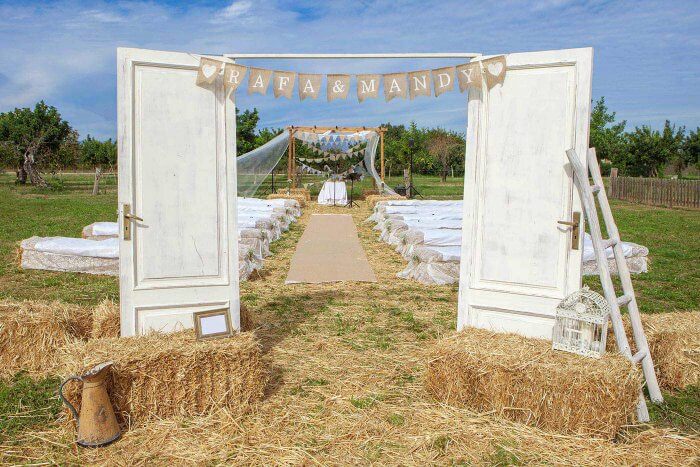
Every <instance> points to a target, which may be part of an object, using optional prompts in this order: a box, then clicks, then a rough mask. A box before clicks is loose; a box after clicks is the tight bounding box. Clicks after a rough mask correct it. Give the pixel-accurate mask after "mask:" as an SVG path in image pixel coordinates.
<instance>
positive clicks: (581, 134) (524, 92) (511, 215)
mask: <svg viewBox="0 0 700 467" xmlns="http://www.w3.org/2000/svg"><path fill="white" fill-rule="evenodd" d="M592 59H593V49H590V48H585V49H571V50H555V51H547V52H532V53H517V54H510V55H508V56H507V74H506V78H505V82H504V84H503V85H502V86H501V85H497V86H496V87H494V88H492V89H491V90H490V91H486V90H485V89H486V86H485V85H484V92H483V93H479V92H474V91H470V97H469V121H468V128H467V156H466V174H467V175H466V176H465V181H464V183H465V188H464V224H463V231H462V232H463V241H462V263H461V271H460V294H459V315H458V323H457V324H458V329H462V328H464V327H465V326H476V327H482V328H487V329H492V330H497V331H504V332H516V333H519V334H523V335H526V336H531V337H543V338H548V339H551V335H552V327H553V324H554V311H555V308H556V305H557V304H558V303H559V301H560V300H561V299H562V298H564V297H565V296H566V295H567V294H569V293H571V292H573V291H574V290H577V289H578V288H579V287H580V285H581V253H582V251H581V249H575V248H582V242H581V241H580V239H579V242H578V245H574V244H573V242H572V228H571V227H568V226H566V225H562V224H558V221H570V220H571V219H572V215H573V213H574V212H581V204H580V200H579V197H578V194H577V192H576V190H575V187H574V184H573V177H572V172H571V170H570V168H569V167H568V162H567V158H566V154H565V151H566V150H567V149H570V148H574V149H576V152H577V153H578V154H579V156H580V157H581V162H582V163H585V161H584V158H585V157H586V150H587V149H588V124H589V118H590V104H591V72H592ZM582 224H583V223H581V225H580V226H579V228H578V233H579V236H580V237H581V236H582V235H583V225H582Z"/></svg>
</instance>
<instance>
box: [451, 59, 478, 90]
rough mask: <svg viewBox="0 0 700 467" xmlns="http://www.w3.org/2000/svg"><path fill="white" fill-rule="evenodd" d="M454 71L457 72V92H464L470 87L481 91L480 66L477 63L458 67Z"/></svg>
mask: <svg viewBox="0 0 700 467" xmlns="http://www.w3.org/2000/svg"><path fill="white" fill-rule="evenodd" d="M455 69H456V70H457V81H458V82H459V92H464V91H466V90H467V89H468V88H470V87H471V88H475V89H481V64H480V63H479V62H473V63H466V64H464V65H459V66H458V67H455Z"/></svg>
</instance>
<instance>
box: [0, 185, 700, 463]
mask: <svg viewBox="0 0 700 467" xmlns="http://www.w3.org/2000/svg"><path fill="white" fill-rule="evenodd" d="M49 181H50V183H51V185H52V187H54V188H52V189H47V190H38V189H35V188H33V187H26V186H22V187H20V186H16V185H15V184H14V176H13V175H11V174H0V298H14V299H59V300H63V301H66V302H70V303H83V304H96V303H98V302H100V301H101V300H102V299H104V298H106V297H109V298H114V299H118V284H117V279H116V278H111V277H98V276H90V275H85V274H71V273H52V272H46V271H23V270H21V269H19V268H18V266H17V262H16V249H17V246H18V242H19V241H20V240H22V239H24V238H28V237H31V236H32V235H40V236H50V235H62V236H73V237H77V236H80V232H81V229H82V227H83V226H85V225H87V224H90V223H92V222H95V221H104V220H113V219H115V218H116V207H117V197H116V189H115V185H114V180H112V181H111V182H109V183H108V184H106V186H105V189H103V192H102V193H101V194H99V195H97V196H92V195H91V194H90V191H91V187H92V177H91V176H90V175H64V176H61V177H49ZM387 182H388V184H389V185H391V186H394V185H396V184H399V183H401V182H402V180H401V179H400V178H398V177H392V178H389V179H388V180H387ZM415 183H416V185H417V186H418V188H419V189H420V191H421V192H422V193H423V194H424V196H426V197H430V198H433V197H448V198H459V197H461V195H462V190H463V186H462V179H461V178H455V179H451V178H448V181H447V183H445V184H443V183H441V182H440V180H439V177H423V176H417V177H416V179H415ZM363 187H364V188H369V184H367V186H366V187H365V186H364V182H363V184H362V185H361V186H360V187H356V190H358V191H357V192H358V193H359V190H361V189H362V188H363ZM612 207H613V212H614V215H615V218H616V220H617V222H618V225H619V228H620V231H621V234H622V238H623V239H624V240H627V241H632V242H636V243H640V244H642V245H645V246H647V247H648V248H649V250H650V257H651V265H650V272H649V273H648V274H644V275H638V276H635V277H634V279H633V280H634V286H635V289H636V292H637V297H638V301H639V303H640V306H641V309H642V311H643V312H645V313H660V312H667V311H676V310H698V309H700V267H699V266H700V247H699V245H700V212H698V211H684V210H671V209H664V208H654V207H648V206H641V205H635V204H630V203H625V202H617V201H615V202H613V205H612ZM293 228H296V227H293ZM289 238H290V237H289V236H287V237H285V238H283V239H282V240H280V241H279V242H277V243H275V245H274V246H273V249H274V250H275V251H277V250H278V249H284V248H291V247H293V243H292V240H290V239H289ZM585 282H586V283H587V284H590V285H591V286H593V287H594V288H595V287H598V285H597V284H598V279H597V278H596V277H592V278H587V279H586V280H585ZM406 287H407V290H408V289H409V288H410V284H409V283H407V284H406ZM437 295H438V296H436V301H438V300H440V299H441V297H442V295H440V293H437ZM243 298H244V301H247V302H249V303H250V304H255V303H256V302H258V301H259V300H260V297H258V296H257V295H255V294H253V293H249V294H246V295H245V296H244V297H243ZM306 298H308V297H303V298H302V297H300V296H297V297H278V298H277V299H276V300H275V301H274V302H273V303H269V304H266V306H268V305H269V306H270V307H273V308H274V309H275V310H277V311H278V312H279V314H278V316H277V317H278V319H279V320H280V323H279V324H280V325H284V324H285V323H286V322H287V321H289V323H288V325H289V326H292V325H293V322H294V319H295V318H296V317H297V316H298V315H302V314H305V313H307V312H306V311H305V308H304V306H303V304H302V303H300V301H301V302H303V301H304V300H305V299H306ZM442 299H443V300H444V297H442ZM328 300H329V301H328V303H327V304H325V305H323V306H321V304H319V307H318V308H319V310H320V311H319V312H326V311H328V309H329V307H332V313H333V315H332V316H333V320H332V323H333V324H332V325H333V330H332V331H333V332H332V334H335V335H337V336H345V335H347V334H348V333H351V332H352V331H353V330H354V328H355V327H356V321H355V320H354V318H351V317H350V316H349V315H347V314H345V313H343V312H341V311H339V310H338V308H339V307H342V305H343V303H342V302H339V301H337V300H335V299H333V300H331V299H330V298H329V299H328ZM378 311H382V312H384V313H387V314H389V315H390V316H392V317H393V319H394V320H395V322H396V323H397V324H398V325H399V326H400V327H401V328H403V329H405V330H407V331H410V332H412V333H415V334H416V336H423V334H424V332H425V329H424V328H425V327H426V326H427V325H428V324H429V323H427V322H422V321H420V320H418V319H417V318H416V317H415V316H414V315H413V314H412V313H410V312H404V311H402V310H401V309H400V308H392V307H385V308H383V309H381V308H379V307H377V309H375V310H374V311H373V312H374V313H376V312H378ZM370 312H372V310H369V311H368V314H369V313H370ZM365 318H367V317H365ZM365 318H360V317H357V318H356V319H365ZM445 319H446V320H452V321H454V315H450V316H446V317H445ZM367 341H368V343H369V345H370V346H371V347H372V348H375V349H379V350H380V351H384V350H387V349H389V348H391V346H392V345H393V342H392V340H391V338H390V336H387V335H385V333H383V332H382V330H381V329H380V328H378V327H377V326H373V327H372V328H371V329H370V330H369V331H368V332H367ZM356 344H357V345H360V344H361V343H360V342H357V343H356ZM416 371H419V370H416ZM401 378H402V380H401V381H404V380H405V383H406V384H408V383H413V382H414V381H415V380H416V376H415V375H413V374H410V373H406V374H404V375H402V376H401ZM327 383H328V382H327V381H326V380H324V379H321V378H318V379H307V380H305V381H304V383H303V384H302V385H300V386H299V387H298V388H297V390H298V391H299V392H300V393H306V392H308V388H310V387H313V386H323V385H325V384H327ZM57 384H58V381H57V380H54V379H48V380H41V381H37V382H33V381H31V380H29V379H28V378H27V377H25V376H23V375H18V376H16V377H15V378H13V379H11V380H7V381H0V440H1V439H2V437H8V436H9V437H11V436H12V434H13V433H17V432H18V431H21V430H24V429H27V428H29V427H32V426H35V425H40V424H42V423H45V422H46V421H47V420H51V419H53V418H55V416H56V414H57V413H58V410H59V406H60V404H59V403H58V401H57V399H56V397H55V390H56V387H57ZM665 396H666V403H665V404H664V405H662V406H658V407H652V417H653V422H654V424H656V425H659V426H673V427H676V428H679V429H681V430H683V431H686V432H698V431H700V422H699V421H698V419H699V417H698V416H697V414H698V413H700V388H697V387H696V388H688V389H686V390H685V391H680V392H678V393H676V394H666V395H665ZM380 400H381V397H379V396H376V395H368V396H365V397H358V398H352V399H351V400H350V403H351V404H352V405H353V406H354V407H355V408H356V409H358V410H363V409H367V408H370V407H372V406H374V405H375V404H376V403H377V402H378V401H380ZM388 422H389V423H391V424H392V425H394V426H399V425H401V424H403V423H404V421H403V417H402V416H401V415H399V414H394V415H391V416H389V418H388ZM435 443H436V445H438V446H443V445H445V446H446V445H447V443H449V438H447V437H444V438H441V439H436V440H435ZM513 456H514V454H513V453H511V452H510V451H508V449H505V448H503V447H502V446H501V447H498V448H497V449H496V452H495V453H494V457H493V459H492V461H493V463H495V464H501V465H505V464H511V463H514V462H516V461H517V457H513Z"/></svg>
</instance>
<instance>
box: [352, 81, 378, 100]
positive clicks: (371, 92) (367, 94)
mask: <svg viewBox="0 0 700 467" xmlns="http://www.w3.org/2000/svg"><path fill="white" fill-rule="evenodd" d="M380 78H381V75H357V100H358V101H359V102H363V101H364V100H365V99H376V98H377V97H379V79H380Z"/></svg>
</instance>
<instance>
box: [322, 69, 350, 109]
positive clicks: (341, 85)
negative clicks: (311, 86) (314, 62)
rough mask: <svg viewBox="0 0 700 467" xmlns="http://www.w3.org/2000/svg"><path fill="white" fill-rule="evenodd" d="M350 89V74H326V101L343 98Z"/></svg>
mask: <svg viewBox="0 0 700 467" xmlns="http://www.w3.org/2000/svg"><path fill="white" fill-rule="evenodd" d="M349 91H350V75H328V76H327V78H326V95H327V96H328V102H331V101H334V100H336V99H345V98H346V97H348V92H349Z"/></svg>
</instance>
